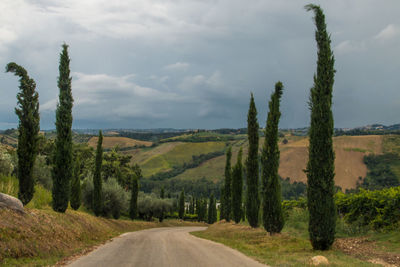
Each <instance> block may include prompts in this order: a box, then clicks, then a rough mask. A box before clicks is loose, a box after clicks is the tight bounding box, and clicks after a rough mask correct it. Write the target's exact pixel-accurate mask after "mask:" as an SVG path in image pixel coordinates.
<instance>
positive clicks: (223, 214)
mask: <svg viewBox="0 0 400 267" xmlns="http://www.w3.org/2000/svg"><path fill="white" fill-rule="evenodd" d="M220 190H221V194H220V196H221V200H220V201H221V205H220V214H219V219H220V220H225V186H221V189H220Z"/></svg>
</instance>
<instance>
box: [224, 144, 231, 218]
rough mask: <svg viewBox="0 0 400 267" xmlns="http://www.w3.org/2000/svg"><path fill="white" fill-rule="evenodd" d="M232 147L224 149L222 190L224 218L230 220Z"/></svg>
mask: <svg viewBox="0 0 400 267" xmlns="http://www.w3.org/2000/svg"><path fill="white" fill-rule="evenodd" d="M231 158H232V148H231V147H229V148H228V150H227V151H226V163H225V187H224V188H225V190H224V208H225V210H224V216H225V218H224V219H225V220H226V221H227V222H229V221H230V220H231V212H232V209H231V205H232V168H231Z"/></svg>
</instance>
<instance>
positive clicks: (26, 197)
mask: <svg viewBox="0 0 400 267" xmlns="http://www.w3.org/2000/svg"><path fill="white" fill-rule="evenodd" d="M6 72H12V73H14V74H15V75H16V76H19V77H20V80H19V82H20V86H19V89H20V91H19V92H18V94H17V102H18V107H17V108H15V113H16V114H17V116H18V118H19V124H18V147H17V155H18V171H17V177H18V180H19V191H18V198H19V199H20V200H21V201H22V203H23V204H24V205H26V204H28V203H29V201H31V199H32V197H33V193H34V184H35V183H34V178H33V177H32V170H33V165H34V163H35V159H36V156H37V153H38V139H39V138H38V134H39V129H40V117H39V94H38V93H37V92H36V90H35V89H36V83H35V81H34V80H33V79H31V78H30V77H29V75H28V73H27V71H26V70H25V69H24V68H23V67H21V66H19V65H17V64H16V63H14V62H10V63H8V64H7V66H6Z"/></svg>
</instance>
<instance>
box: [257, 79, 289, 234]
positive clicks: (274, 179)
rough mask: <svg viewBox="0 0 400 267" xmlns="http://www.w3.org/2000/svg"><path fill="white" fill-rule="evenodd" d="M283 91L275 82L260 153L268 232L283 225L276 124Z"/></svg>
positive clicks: (264, 219) (271, 232)
mask: <svg viewBox="0 0 400 267" xmlns="http://www.w3.org/2000/svg"><path fill="white" fill-rule="evenodd" d="M282 93H283V85H282V83H281V82H277V83H276V84H275V92H274V93H273V94H272V95H271V100H270V102H269V112H268V116H267V123H266V125H267V126H266V127H265V138H264V147H263V150H262V155H261V164H262V176H261V180H262V185H263V188H262V189H263V196H262V199H263V205H262V207H263V225H264V228H265V230H266V231H268V232H270V234H274V233H280V232H281V230H282V228H283V225H284V220H283V213H282V204H281V202H282V192H281V185H280V179H279V175H278V169H279V157H280V152H279V146H278V139H279V137H278V126H279V119H280V117H281V112H280V110H279V104H280V99H281V97H282Z"/></svg>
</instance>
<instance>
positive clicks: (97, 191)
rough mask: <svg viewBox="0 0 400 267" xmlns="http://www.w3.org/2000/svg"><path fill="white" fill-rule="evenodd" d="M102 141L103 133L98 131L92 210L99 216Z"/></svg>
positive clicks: (101, 200)
mask: <svg viewBox="0 0 400 267" xmlns="http://www.w3.org/2000/svg"><path fill="white" fill-rule="evenodd" d="M102 142H103V134H102V132H101V131H99V140H98V142H97V150H96V165H95V170H94V176H93V187H94V188H93V211H94V214H96V216H99V215H100V214H101V212H102V210H103V196H102V178H101V165H102V163H103V149H102V147H101V144H102Z"/></svg>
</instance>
